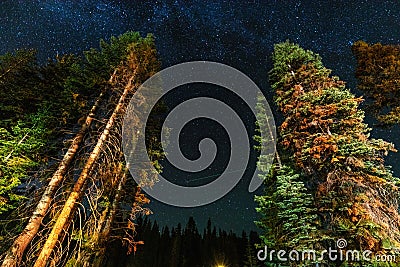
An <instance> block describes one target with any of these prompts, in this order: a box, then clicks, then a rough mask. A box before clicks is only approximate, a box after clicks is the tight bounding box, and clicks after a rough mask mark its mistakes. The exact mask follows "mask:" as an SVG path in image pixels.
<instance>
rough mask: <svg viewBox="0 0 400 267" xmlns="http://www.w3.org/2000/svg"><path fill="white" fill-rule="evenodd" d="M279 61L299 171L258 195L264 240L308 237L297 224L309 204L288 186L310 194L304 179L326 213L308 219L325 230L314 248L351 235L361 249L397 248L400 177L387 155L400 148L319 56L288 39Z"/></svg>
mask: <svg viewBox="0 0 400 267" xmlns="http://www.w3.org/2000/svg"><path fill="white" fill-rule="evenodd" d="M273 60H274V67H273V69H272V70H271V72H270V74H271V75H270V82H271V87H272V89H274V91H275V92H276V103H277V105H278V107H279V109H280V111H281V112H282V114H283V116H284V121H283V123H282V125H281V126H280V137H281V145H282V146H283V148H284V151H283V152H284V154H285V155H288V158H287V159H285V160H286V161H287V165H289V166H293V170H292V171H293V173H289V175H288V174H286V175H283V174H282V173H278V176H276V177H275V175H272V176H271V177H270V178H268V179H266V183H267V192H266V196H263V197H259V198H257V201H258V204H259V208H258V211H259V212H260V213H261V214H262V215H263V216H264V219H263V220H262V221H260V222H258V225H259V226H260V227H261V228H262V229H263V230H264V233H265V234H264V236H263V241H264V243H265V244H267V245H274V246H277V247H279V246H285V245H286V246H290V245H296V242H298V243H301V242H302V241H303V240H302V239H301V238H298V235H299V234H300V233H301V227H300V228H299V226H297V225H296V223H297V222H298V221H301V219H300V217H298V214H296V213H295V214H293V212H295V211H302V208H303V205H304V203H301V202H296V201H295V200H297V198H296V197H295V195H294V196H292V195H290V194H287V193H286V192H287V190H288V188H290V189H291V190H294V194H296V192H303V191H302V190H300V189H299V188H301V187H299V186H300V185H301V184H298V182H302V186H304V187H305V190H304V192H307V193H308V194H309V195H308V197H303V199H308V201H307V202H306V203H307V204H310V206H309V208H311V210H313V211H314V213H312V214H311V215H318V216H317V217H315V216H309V217H306V218H308V219H310V221H311V222H312V225H313V226H316V228H313V230H314V236H318V238H314V240H313V242H312V243H308V244H309V245H308V248H311V245H313V246H314V247H318V248H327V247H333V246H334V241H335V240H337V239H339V238H346V240H347V241H348V248H353V249H360V248H361V249H369V250H372V251H374V252H378V251H381V250H392V249H393V248H394V247H397V246H398V245H399V244H400V242H399V241H400V232H399V226H400V225H399V221H400V220H399V214H398V204H397V199H398V187H397V186H398V184H399V182H398V181H399V179H398V178H396V177H393V176H392V173H391V171H390V169H388V168H387V167H385V166H384V159H383V157H384V156H386V155H387V154H388V152H389V151H395V150H394V147H393V145H392V144H390V143H387V142H385V141H383V140H376V139H372V138H369V131H370V129H369V128H368V126H367V125H366V124H365V123H364V112H363V111H361V110H360V109H359V104H360V103H361V101H362V99H361V98H356V97H355V96H354V95H353V94H352V93H351V92H350V91H349V90H348V89H347V88H346V87H345V83H344V82H342V81H340V80H339V78H338V77H331V76H330V73H331V71H330V70H329V69H326V68H325V67H324V66H323V65H322V63H321V59H320V57H319V56H318V55H316V54H314V53H312V52H311V51H306V50H303V49H302V48H300V47H299V46H298V45H295V44H291V43H289V42H285V43H282V44H278V45H276V46H275V51H274V54H273ZM260 127H261V125H260ZM260 161H261V159H260ZM259 165H260V163H259ZM285 168H286V167H284V168H283V169H282V170H283V171H285ZM295 173H297V175H298V176H294V175H293V174H295ZM282 195H283V196H284V197H282ZM271 214H276V215H275V216H274V215H271ZM302 214H304V213H302ZM296 216H297V217H296ZM266 218H268V219H266ZM303 224H304V223H303ZM285 227H286V228H285ZM285 229H286V232H285ZM291 229H294V231H290V230H291ZM305 240H306V239H305ZM383 243H385V244H386V245H385V247H383Z"/></svg>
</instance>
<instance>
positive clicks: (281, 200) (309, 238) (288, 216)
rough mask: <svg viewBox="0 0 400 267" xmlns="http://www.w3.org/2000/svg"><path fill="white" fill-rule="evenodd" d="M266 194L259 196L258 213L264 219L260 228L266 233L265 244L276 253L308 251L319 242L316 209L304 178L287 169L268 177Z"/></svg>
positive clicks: (284, 167) (257, 223)
mask: <svg viewBox="0 0 400 267" xmlns="http://www.w3.org/2000/svg"><path fill="white" fill-rule="evenodd" d="M265 181H266V186H267V187H266V192H265V194H264V195H262V196H256V197H255V200H256V202H257V204H258V207H257V208H256V211H257V212H258V213H260V214H261V216H262V219H261V220H260V221H258V222H256V225H257V226H258V227H259V228H260V229H262V230H264V234H263V235H262V236H261V240H262V241H263V244H265V245H267V246H268V247H272V248H274V249H278V248H282V249H283V248H286V249H306V248H310V247H311V246H312V243H313V242H315V240H317V236H316V231H315V230H316V219H317V218H316V217H317V215H316V209H315V208H314V207H313V197H312V195H311V194H310V193H308V192H307V191H308V190H307V188H306V187H305V185H304V183H303V181H302V179H301V177H300V175H299V174H298V173H296V172H295V171H294V170H293V169H292V168H291V167H289V166H283V167H282V168H281V169H280V170H278V171H277V173H276V174H275V173H273V174H272V175H267V176H266V178H265Z"/></svg>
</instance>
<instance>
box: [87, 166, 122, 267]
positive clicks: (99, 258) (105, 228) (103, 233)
mask: <svg viewBox="0 0 400 267" xmlns="http://www.w3.org/2000/svg"><path fill="white" fill-rule="evenodd" d="M126 177H127V170H125V171H124V173H123V174H122V177H121V179H120V181H119V183H118V189H117V193H116V194H115V197H114V200H113V203H112V206H111V210H110V211H109V213H108V216H107V218H106V220H105V223H104V225H103V222H101V224H100V226H101V229H99V231H98V233H96V237H95V238H96V240H95V241H96V244H99V246H100V247H99V248H98V250H97V252H96V254H95V258H94V260H93V263H92V266H93V267H100V266H104V264H103V262H104V252H105V249H106V245H107V244H106V243H105V241H106V240H107V239H108V237H109V235H110V232H111V225H112V223H113V221H114V218H115V214H116V213H117V210H118V206H119V203H120V200H121V197H122V193H123V191H122V188H123V186H124V185H125V182H126ZM99 238H101V239H102V240H99Z"/></svg>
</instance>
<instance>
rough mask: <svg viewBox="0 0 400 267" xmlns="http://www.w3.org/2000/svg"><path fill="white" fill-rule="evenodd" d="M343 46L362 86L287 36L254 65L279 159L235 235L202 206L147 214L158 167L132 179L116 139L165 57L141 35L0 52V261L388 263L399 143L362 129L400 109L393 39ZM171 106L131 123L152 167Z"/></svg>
mask: <svg viewBox="0 0 400 267" xmlns="http://www.w3.org/2000/svg"><path fill="white" fill-rule="evenodd" d="M260 49H261V48H260ZM349 49H350V48H349ZM351 49H352V52H353V55H354V58H355V60H356V62H357V65H356V67H355V69H354V73H355V76H356V78H357V81H358V84H357V88H354V89H357V90H358V91H357V92H361V94H362V95H356V93H355V92H353V89H349V88H347V87H346V83H345V82H344V81H342V80H340V78H339V77H337V76H334V75H332V74H331V72H332V71H331V70H329V69H328V68H326V67H325V66H324V64H323V59H322V58H321V57H320V56H319V55H318V54H316V53H314V52H312V51H309V50H306V49H303V48H302V47H300V46H298V45H296V44H294V43H291V42H289V41H286V42H283V43H280V44H276V45H275V47H274V51H273V54H272V63H273V65H272V66H271V70H270V72H269V73H265V79H267V80H268V82H269V84H270V89H269V90H272V91H273V93H274V106H273V107H274V108H275V109H276V110H275V111H276V113H278V114H279V118H278V119H277V120H276V121H277V126H278V127H277V129H278V144H277V148H276V153H275V159H274V160H275V163H276V164H274V165H273V167H272V169H271V170H268V171H266V169H268V168H266V167H265V165H266V161H267V159H266V158H265V157H263V156H262V155H260V156H259V160H258V164H257V166H258V168H259V170H260V171H261V172H262V175H261V176H262V179H263V180H264V193H263V194H262V195H259V196H255V202H256V204H257V208H256V211H257V212H258V214H259V218H255V225H256V226H257V227H258V229H259V231H258V232H253V231H251V232H245V231H243V232H242V233H241V235H240V236H238V234H237V233H234V232H232V231H230V229H220V228H218V225H217V226H214V225H213V224H212V222H211V220H210V219H208V222H207V226H206V228H205V229H199V228H198V227H197V225H196V222H195V220H194V219H193V218H192V217H190V218H188V221H187V222H182V224H178V225H176V226H174V227H172V228H171V229H170V228H168V227H167V226H164V227H162V228H160V227H159V225H158V223H157V222H156V221H154V222H153V221H151V220H150V219H148V215H150V214H152V213H157V210H150V209H149V208H148V204H149V202H150V199H149V198H148V197H147V196H146V193H145V192H144V191H142V189H141V188H142V187H144V186H151V185H154V183H156V182H157V173H154V172H151V171H146V169H145V168H144V169H143V171H140V172H138V173H137V174H136V175H138V176H140V177H139V179H140V181H141V183H140V184H138V183H137V182H136V181H137V180H136V179H133V177H132V174H131V173H130V172H129V171H128V166H127V163H126V162H125V159H124V155H123V151H122V143H121V138H122V122H123V118H124V114H125V112H126V109H127V106H128V103H129V100H130V99H131V98H132V96H133V95H134V93H135V91H136V90H137V89H138V88H139V87H140V85H141V84H142V83H143V82H144V81H146V80H147V79H148V78H149V77H151V76H153V75H154V74H155V73H157V72H158V71H159V70H160V69H161V66H162V65H161V61H162V59H160V58H159V55H158V53H157V49H156V45H155V39H154V37H153V36H152V35H151V34H148V35H147V36H145V37H143V36H141V35H140V34H139V33H138V32H126V33H124V34H122V35H120V36H113V37H111V38H110V39H109V40H108V41H105V40H100V45H99V47H98V48H92V49H90V50H87V51H85V52H83V53H82V55H79V54H65V55H57V56H56V58H54V59H49V60H48V61H47V62H45V63H43V62H39V61H38V59H37V52H36V51H35V50H29V49H20V50H15V51H11V52H9V53H6V54H4V55H1V56H0V244H1V247H0V263H1V264H2V265H1V266H3V267H6V266H35V267H40V266H138V267H140V266H146V267H150V266H154V267H155V266H171V267H186V266H192V267H196V266H199V267H200V266H220V267H221V266H231V267H234V266H240V267H256V266H258V267H259V266H397V264H398V263H397V261H396V260H393V261H392V262H380V261H378V260H377V259H378V257H376V256H377V255H386V256H388V255H392V257H391V259H396V257H399V260H400V255H399V248H400V229H399V227H400V216H399V206H398V199H399V191H398V187H399V186H400V184H399V182H400V180H399V178H398V177H396V174H395V173H393V171H391V168H390V166H387V165H385V157H386V156H388V154H389V153H395V152H396V151H397V150H396V148H395V147H394V145H393V144H392V143H391V142H390V140H381V139H374V138H372V137H371V130H372V129H371V128H370V127H377V128H381V129H390V128H391V127H395V126H396V125H397V124H399V122H400V119H399V118H400V79H399V77H398V76H399V75H400V74H399V68H400V53H399V52H400V47H399V46H395V45H382V44H379V43H378V44H368V43H366V42H364V41H358V42H355V43H354V44H353V45H352V47H351ZM357 94H359V93H357ZM260 99H261V98H260ZM263 109H265V103H263V102H262V101H261V100H260V101H258V103H257V110H258V112H260V114H265V112H264V111H263ZM167 112H168V107H167V106H166V104H165V103H162V102H160V103H159V104H158V105H157V107H156V108H155V110H154V114H153V116H151V118H150V120H149V121H148V124H147V125H146V133H138V135H142V136H143V137H144V138H145V140H146V145H147V148H146V149H147V153H148V154H149V155H150V156H151V159H152V164H153V165H154V166H155V168H156V170H157V171H158V172H162V164H161V163H160V162H161V161H162V160H163V158H164V156H165V155H164V152H163V150H162V141H161V137H160V132H161V129H162V119H163V117H164V116H165V115H166V113H167ZM366 116H371V117H373V118H375V120H376V122H377V123H376V124H374V125H372V126H371V125H368V124H367V123H366V121H365V118H366ZM269 119H270V118H263V120H259V121H257V122H255V123H256V126H257V131H256V133H254V139H255V141H256V142H257V143H258V145H257V146H256V148H255V149H260V148H261V147H262V146H263V145H264V144H265V143H266V142H268V141H269V140H264V139H263V138H262V136H263V135H262V134H261V133H262V132H263V131H268V129H267V128H268V126H267V125H268V120H269ZM135 180H136V181H135ZM185 223H186V224H185ZM182 225H184V226H182ZM217 229H218V230H217ZM338 240H342V241H343V240H344V241H345V242H346V244H345V246H340V244H339V243H338ZM265 247H268V248H271V249H274V250H275V251H279V250H282V251H291V250H298V251H302V250H303V251H304V250H308V249H312V250H315V251H316V253H317V256H318V259H316V258H315V257H314V258H313V257H310V255H308V257H305V258H302V259H294V260H291V261H288V262H287V261H286V262H285V261H282V260H281V259H280V257H279V256H277V255H276V254H275V255H274V256H273V257H272V256H271V257H270V258H268V260H267V261H262V260H260V258H257V257H258V256H259V254H260V253H257V252H258V251H260V250H262V249H264V248H265ZM329 249H343V251H344V253H346V252H348V251H355V250H357V251H360V253H362V252H364V251H370V252H371V255H373V257H371V258H369V259H365V258H360V259H357V260H354V259H352V260H349V259H347V258H340V259H335V260H331V259H330V258H328V257H327V255H323V253H322V254H321V253H320V252H321V251H324V250H329Z"/></svg>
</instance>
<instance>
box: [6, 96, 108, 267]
mask: <svg viewBox="0 0 400 267" xmlns="http://www.w3.org/2000/svg"><path fill="white" fill-rule="evenodd" d="M103 95H104V92H102V93H101V94H100V95H99V97H98V98H97V99H96V101H95V103H94V105H93V107H92V108H91V110H90V113H89V115H88V116H87V117H86V121H85V124H83V125H82V128H81V129H80V130H79V132H78V133H77V134H76V136H75V138H74V140H73V141H72V144H71V146H70V147H69V149H68V151H67V153H65V155H64V157H63V159H62V161H61V162H60V164H59V166H58V169H57V170H56V172H55V173H54V174H53V176H52V177H51V179H50V182H49V184H48V185H47V187H46V190H45V191H44V193H43V195H42V198H41V199H40V201H39V203H38V205H37V206H36V209H35V211H34V212H33V214H32V216H31V218H30V219H29V222H28V224H27V225H26V227H25V229H24V230H23V231H22V233H21V234H20V235H19V236H18V237H17V239H15V240H14V243H13V244H12V246H11V247H10V248H9V250H8V251H7V253H6V257H5V258H4V261H3V264H2V265H1V266H2V267H15V266H18V265H19V264H20V262H21V259H22V256H23V254H24V252H25V249H26V248H27V246H28V245H29V243H30V242H31V241H32V239H33V237H34V236H35V235H36V234H37V232H38V231H39V228H40V225H41V223H42V220H43V217H44V216H45V215H46V213H47V211H48V209H49V207H50V204H51V201H52V200H53V197H54V194H55V192H56V190H57V188H58V186H59V184H60V183H61V181H62V180H63V178H64V175H65V173H66V171H67V169H68V166H69V165H70V163H71V162H72V160H73V158H74V156H75V154H76V152H77V151H78V148H79V146H80V144H81V142H82V140H83V137H84V135H85V133H86V131H87V130H88V129H89V127H90V125H91V123H92V121H93V117H94V115H95V112H96V109H97V108H98V106H99V104H100V101H101V99H102V97H103Z"/></svg>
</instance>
